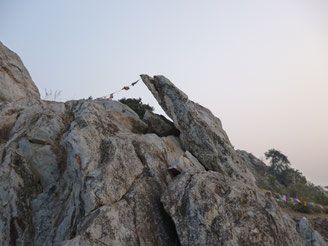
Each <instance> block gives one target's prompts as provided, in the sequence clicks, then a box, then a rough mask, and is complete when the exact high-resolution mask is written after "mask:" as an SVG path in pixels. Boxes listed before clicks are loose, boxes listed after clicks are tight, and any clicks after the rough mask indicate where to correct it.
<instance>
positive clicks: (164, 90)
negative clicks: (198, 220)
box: [140, 75, 254, 180]
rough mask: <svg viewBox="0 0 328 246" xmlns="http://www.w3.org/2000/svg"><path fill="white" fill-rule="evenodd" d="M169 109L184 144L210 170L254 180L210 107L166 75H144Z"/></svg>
mask: <svg viewBox="0 0 328 246" xmlns="http://www.w3.org/2000/svg"><path fill="white" fill-rule="evenodd" d="M140 76H141V79H142V80H143V82H144V83H145V84H146V86H147V87H148V89H149V90H150V91H151V93H152V94H153V95H154V97H155V98H156V100H157V101H158V103H159V104H160V106H161V107H162V108H163V110H164V111H165V113H166V114H167V115H168V116H169V117H171V119H172V120H173V122H174V125H175V127H176V128H177V129H178V130H179V131H180V133H181V134H180V140H181V142H182V145H183V147H184V148H185V149H186V150H188V151H189V152H191V153H192V154H193V155H194V156H195V157H196V158H197V159H198V160H199V161H200V162H201V163H202V165H204V166H205V167H206V168H207V169H208V170H214V171H219V172H222V173H227V174H229V175H230V176H235V177H240V176H242V177H245V178H246V177H247V179H251V180H254V177H253V175H251V174H250V173H249V172H248V171H247V169H246V167H245V164H244V162H243V161H242V160H241V158H240V157H239V155H238V154H237V152H236V151H235V150H234V148H233V146H232V145H231V143H230V140H229V138H228V136H227V134H226V133H225V131H224V130H223V128H222V124H221V121H220V120H219V119H218V118H217V117H215V116H214V115H213V114H212V113H211V111H210V110H208V109H207V108H204V107H202V106H201V105H199V104H197V103H194V102H193V101H191V100H189V99H188V96H187V95H186V94H185V93H183V92H182V91H181V90H179V89H178V88H177V87H176V86H175V85H174V84H173V83H172V82H171V81H170V80H168V79H167V78H165V77H164V76H154V77H150V76H148V75H140Z"/></svg>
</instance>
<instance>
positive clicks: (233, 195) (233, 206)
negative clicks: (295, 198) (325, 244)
mask: <svg viewBox="0 0 328 246" xmlns="http://www.w3.org/2000/svg"><path fill="white" fill-rule="evenodd" d="M161 201H162V203H163V204H164V208H165V210H166V211H167V213H168V214H169V215H170V216H171V217H172V218H173V220H174V223H175V226H176V229H177V233H178V236H179V239H180V243H181V245H189V246H190V245H197V246H199V245H236V246H237V245H286V246H287V245H304V241H303V240H302V239H301V238H300V237H299V235H298V233H297V231H296V227H295V223H294V221H292V220H291V219H290V218H288V217H285V215H284V214H283V213H282V211H281V210H280V209H279V207H278V206H277V204H276V203H275V202H274V200H273V199H272V198H265V197H264V196H263V194H262V193H261V191H259V190H258V189H257V188H256V187H252V186H250V185H247V184H245V183H242V182H240V181H236V180H232V179H231V178H228V177H226V176H222V175H221V174H220V173H218V172H213V171H207V172H206V171H205V172H195V171H188V172H185V173H182V174H181V175H179V176H177V177H176V179H174V180H173V181H172V182H171V183H170V184H169V187H168V189H167V190H166V192H165V193H164V194H163V195H162V198H161ZM250 211H251V212H250Z"/></svg>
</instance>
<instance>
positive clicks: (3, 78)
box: [0, 42, 40, 104]
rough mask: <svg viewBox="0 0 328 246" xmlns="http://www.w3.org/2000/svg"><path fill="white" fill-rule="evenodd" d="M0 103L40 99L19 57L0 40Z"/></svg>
mask: <svg viewBox="0 0 328 246" xmlns="http://www.w3.org/2000/svg"><path fill="white" fill-rule="evenodd" d="M0 57H1V59H0V88H1V90H0V104H1V103H3V102H6V103H8V102H14V101H18V100H21V99H24V98H25V99H32V98H34V99H40V94H39V90H38V88H37V87H36V86H35V84H34V83H33V81H32V79H31V76H30V74H29V73H28V71H27V70H26V68H25V66H24V65H23V63H22V61H21V59H20V58H19V57H18V56H17V55H16V54H15V53H14V52H12V51H11V50H9V49H8V48H7V47H6V46H4V45H3V44H2V43H1V42H0Z"/></svg>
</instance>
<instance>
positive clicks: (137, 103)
mask: <svg viewBox="0 0 328 246" xmlns="http://www.w3.org/2000/svg"><path fill="white" fill-rule="evenodd" d="M119 102H121V103H123V104H125V105H127V106H129V107H130V108H131V109H132V110H133V111H134V112H136V113H137V114H138V115H139V117H140V119H142V118H143V116H144V114H145V112H146V110H149V111H151V112H153V111H154V108H153V107H152V106H150V105H149V104H144V103H142V101H141V98H138V99H137V98H122V99H120V100H119Z"/></svg>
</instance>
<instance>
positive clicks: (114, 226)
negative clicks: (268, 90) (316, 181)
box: [0, 53, 305, 246]
mask: <svg viewBox="0 0 328 246" xmlns="http://www.w3.org/2000/svg"><path fill="white" fill-rule="evenodd" d="M6 59H7V57H6V56H5V55H3V53H1V55H0V60H1V64H3V63H4V61H3V60H6ZM24 69H25V68H24ZM22 71H23V69H22ZM18 73H19V72H18ZM142 78H143V80H144V82H145V83H146V84H147V86H148V87H150V89H151V91H152V92H153V93H154V95H155V97H156V98H157V100H158V101H159V103H160V104H161V105H162V107H163V109H164V110H166V111H167V113H168V115H170V117H172V119H173V121H174V125H175V127H176V128H177V129H178V130H179V131H180V136H179V137H177V136H175V135H168V136H159V135H158V134H155V133H149V131H148V128H149V126H148V125H147V123H146V122H144V121H143V120H141V119H140V118H139V117H138V115H137V114H136V113H135V112H134V111H132V110H131V109H130V108H129V107H127V106H126V105H124V104H121V103H119V102H117V101H112V100H78V101H68V102H66V103H59V102H44V101H40V100H38V97H37V94H33V93H32V94H31V98H30V99H29V98H26V97H25V99H24V100H25V101H24V100H23V101H24V103H22V101H17V102H16V101H11V100H12V99H10V100H9V99H6V100H7V101H6V100H3V101H2V102H3V104H2V106H1V107H0V114H1V120H0V124H2V125H0V130H1V134H0V245H4V246H7V245H26V246H31V245H36V246H39V245H40V246H41V245H56V246H57V245H65V246H73V245H74V246H77V245H156V246H157V245H305V240H304V239H303V238H302V237H301V236H300V234H299V233H298V232H297V231H296V223H295V222H294V221H293V220H291V219H290V218H289V217H288V216H287V215H286V214H284V213H283V212H282V211H281V210H280V209H279V207H278V206H277V204H276V202H275V201H274V200H273V199H272V198H271V197H269V196H265V195H264V194H263V193H262V192H261V191H260V190H259V189H258V188H257V187H256V185H255V183H254V181H253V180H254V177H253V176H252V175H251V174H250V172H249V171H248V170H247V168H246V165H245V163H244V162H243V160H242V159H241V158H240V157H239V155H238V154H237V153H236V152H235V150H234V149H233V147H232V146H231V144H230V142H229V139H228V137H227V135H226V134H225V132H224V131H223V129H222V127H221V123H220V121H219V120H218V119H217V118H215V117H214V116H213V115H212V114H211V113H210V112H209V110H207V109H205V108H203V107H202V106H200V105H197V104H195V103H193V102H191V101H189V100H188V98H187V97H186V96H185V95H184V94H183V93H182V92H181V91H179V90H178V89H177V88H176V87H175V86H174V85H173V84H172V83H170V82H168V80H167V79H165V78H164V77H155V78H154V79H153V78H151V77H149V76H142ZM157 80H159V81H160V82H158V83H160V84H159V85H157V84H156V83H157V82H155V83H154V84H152V83H153V81H157ZM10 81H11V82H10V83H16V82H15V81H14V80H10ZM152 87H154V88H157V89H156V90H155V89H154V88H152ZM31 88H32V87H31ZM24 93H25V94H24ZM29 93H30V92H29V90H28V89H27V91H25V92H22V93H21V92H19V94H22V95H23V94H24V95H25V96H27V95H30V94H29ZM11 98H15V95H13V97H11ZM184 117H186V119H184ZM1 122H2V123H1ZM188 122H189V124H188ZM4 123H6V125H5V124H4ZM4 125H5V127H4V128H1V126H4ZM152 127H154V126H152ZM155 130H156V129H155ZM207 148H208V149H207ZM202 151H204V153H202Z"/></svg>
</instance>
